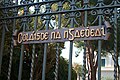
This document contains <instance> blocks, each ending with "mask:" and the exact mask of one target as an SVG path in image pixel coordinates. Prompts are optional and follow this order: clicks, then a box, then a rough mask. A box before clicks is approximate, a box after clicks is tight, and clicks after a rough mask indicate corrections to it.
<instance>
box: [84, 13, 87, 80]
mask: <svg viewBox="0 0 120 80" xmlns="http://www.w3.org/2000/svg"><path fill="white" fill-rule="evenodd" d="M87 15H88V14H87V11H85V16H84V26H85V27H87ZM86 44H87V41H84V54H83V80H86Z"/></svg>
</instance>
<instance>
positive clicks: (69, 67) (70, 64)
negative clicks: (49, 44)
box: [68, 0, 75, 80]
mask: <svg viewBox="0 0 120 80" xmlns="http://www.w3.org/2000/svg"><path fill="white" fill-rule="evenodd" d="M71 4H72V5H71V10H74V5H75V1H74V0H72V2H71ZM71 16H72V17H71V22H70V23H71V24H70V27H71V28H73V27H74V16H75V14H74V12H72V13H71ZM72 53H73V41H70V50H69V64H68V80H71V76H72Z"/></svg>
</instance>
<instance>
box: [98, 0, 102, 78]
mask: <svg viewBox="0 0 120 80" xmlns="http://www.w3.org/2000/svg"><path fill="white" fill-rule="evenodd" d="M98 3H99V7H101V6H102V3H103V0H98ZM98 17H99V27H101V25H102V10H101V9H99V15H98ZM101 43H102V41H101V40H98V80H101Z"/></svg>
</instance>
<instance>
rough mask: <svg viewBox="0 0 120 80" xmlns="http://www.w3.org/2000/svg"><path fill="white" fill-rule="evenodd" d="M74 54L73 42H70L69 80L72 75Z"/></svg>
mask: <svg viewBox="0 0 120 80" xmlns="http://www.w3.org/2000/svg"><path fill="white" fill-rule="evenodd" d="M72 52H73V41H70V52H69V68H68V80H71V74H72Z"/></svg>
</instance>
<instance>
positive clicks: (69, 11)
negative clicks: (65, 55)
mask: <svg viewBox="0 0 120 80" xmlns="http://www.w3.org/2000/svg"><path fill="white" fill-rule="evenodd" d="M95 1H96V0H95ZM78 2H80V3H81V5H80V4H78ZM1 3H2V5H3V6H2V7H0V11H1V12H2V16H0V22H1V26H0V29H2V39H1V46H0V73H1V66H2V55H3V50H4V43H5V36H6V35H5V34H6V31H8V27H9V22H11V21H12V23H13V25H12V26H13V27H12V31H13V32H12V34H15V32H16V29H18V27H17V26H16V22H17V21H18V20H20V21H21V23H20V28H19V32H22V31H23V32H25V31H30V30H31V31H37V30H53V29H61V28H65V27H69V28H74V27H80V26H82V25H83V26H84V27H87V26H89V25H99V26H100V27H101V26H102V22H103V21H105V19H106V18H107V19H109V21H111V22H112V25H113V26H114V80H117V64H116V62H117V53H118V52H117V18H118V17H119V12H120V11H119V8H120V1H119V0H112V1H111V3H109V4H104V1H103V0H98V1H96V3H95V4H92V3H91V0H83V1H82V0H81V1H79V0H44V1H39V0H4V1H1ZM64 5H68V6H66V7H64ZM54 7H56V8H54ZM30 8H31V11H30ZM90 16H93V18H94V19H93V21H91V22H90V21H89V20H88V19H90V18H91V17H90ZM32 19H34V25H32V26H33V27H29V26H28V24H30V21H31V20H32ZM39 19H40V20H41V22H42V23H41V24H42V25H41V26H39V25H38V20H39ZM63 20H65V23H62V21H63ZM83 20H84V21H83ZM91 20H92V19H91ZM14 38H15V36H14V37H12V40H11V46H10V60H9V69H8V75H7V76H8V80H10V76H11V75H10V74H11V65H12V57H13V52H14V44H15V40H14ZM13 43H14V44H13ZM84 43H85V44H84V53H83V54H84V56H83V59H84V60H83V71H84V72H83V76H82V79H83V80H85V79H86V73H85V72H86V48H85V46H86V40H85V41H84ZM101 43H102V41H101V40H100V39H99V40H98V63H101ZM48 44H49V43H44V58H43V69H42V80H45V70H46V56H47V47H48ZM31 45H32V46H33V47H32V62H31V72H30V80H33V67H34V59H35V47H36V44H31ZM24 48H25V45H24V44H21V53H20V63H19V75H18V80H21V77H22V64H23V56H24V54H23V53H24ZM58 50H59V43H57V48H56V69H55V80H57V79H58V64H59V63H58V58H59V51H58ZM72 52H73V40H72V41H70V53H69V65H68V80H71V75H72V74H71V69H72ZM98 80H101V64H98Z"/></svg>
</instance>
